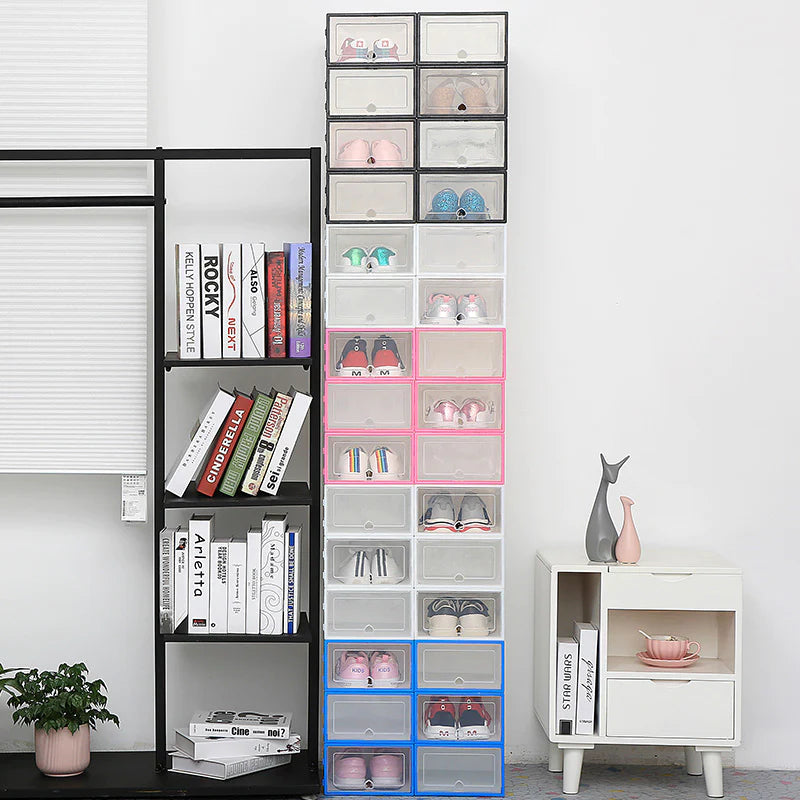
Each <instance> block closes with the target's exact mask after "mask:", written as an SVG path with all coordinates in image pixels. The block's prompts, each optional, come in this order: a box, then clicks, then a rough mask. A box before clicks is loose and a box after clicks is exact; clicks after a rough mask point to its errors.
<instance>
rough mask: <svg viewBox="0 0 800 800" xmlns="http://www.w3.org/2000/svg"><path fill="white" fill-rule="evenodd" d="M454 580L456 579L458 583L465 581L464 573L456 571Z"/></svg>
mask: <svg viewBox="0 0 800 800" xmlns="http://www.w3.org/2000/svg"><path fill="white" fill-rule="evenodd" d="M453 580H454V581H455V582H456V583H463V581H464V576H463V574H462V573H460V572H456V574H455V575H453Z"/></svg>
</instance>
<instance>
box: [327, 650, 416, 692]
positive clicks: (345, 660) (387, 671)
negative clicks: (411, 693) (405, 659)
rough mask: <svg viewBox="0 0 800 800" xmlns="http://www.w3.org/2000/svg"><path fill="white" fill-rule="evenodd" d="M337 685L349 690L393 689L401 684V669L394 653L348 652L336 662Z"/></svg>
mask: <svg viewBox="0 0 800 800" xmlns="http://www.w3.org/2000/svg"><path fill="white" fill-rule="evenodd" d="M335 676H336V683H338V684H340V685H342V686H345V687H346V688H348V689H366V688H367V687H368V686H373V687H376V688H383V689H391V688H392V687H394V686H397V684H398V683H400V682H401V678H400V667H399V666H398V665H397V659H396V658H395V657H394V654H393V653H389V652H386V651H385V650H374V651H373V652H372V653H369V654H368V653H366V652H365V651H364V650H348V651H347V652H345V653H342V654H341V655H340V656H339V659H338V661H337V662H336V670H335Z"/></svg>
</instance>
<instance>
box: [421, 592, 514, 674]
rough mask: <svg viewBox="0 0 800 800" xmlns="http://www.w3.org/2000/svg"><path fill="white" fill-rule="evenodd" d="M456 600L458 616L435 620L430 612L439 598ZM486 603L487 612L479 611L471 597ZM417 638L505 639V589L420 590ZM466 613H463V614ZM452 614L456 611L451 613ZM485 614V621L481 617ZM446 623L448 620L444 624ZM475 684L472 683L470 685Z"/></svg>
mask: <svg viewBox="0 0 800 800" xmlns="http://www.w3.org/2000/svg"><path fill="white" fill-rule="evenodd" d="M441 600H446V601H450V600H452V601H455V607H456V616H457V619H456V620H452V619H447V620H441V619H440V620H435V618H434V619H432V616H433V615H432V614H430V613H429V612H430V611H432V610H435V609H436V606H435V605H434V607H433V608H432V607H431V604H432V603H435V601H441ZM471 600H477V601H479V603H481V604H483V606H484V607H485V609H486V612H487V613H486V614H476V612H475V610H474V607H473V606H470V605H468V601H471ZM416 612H417V614H416V615H417V638H418V639H425V638H431V639H454V640H455V639H460V640H463V639H480V640H483V639H502V638H503V593H502V590H492V591H487V590H485V589H458V590H454V589H422V588H421V589H420V590H419V591H417V604H416ZM462 613H463V616H462ZM448 616H449V617H452V614H449V615H448ZM478 616H482V617H483V618H484V619H483V621H481V620H478V619H477V617H478ZM443 623H446V624H443ZM469 688H472V687H469Z"/></svg>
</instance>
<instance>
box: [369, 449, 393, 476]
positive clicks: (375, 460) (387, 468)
mask: <svg viewBox="0 0 800 800" xmlns="http://www.w3.org/2000/svg"><path fill="white" fill-rule="evenodd" d="M400 471H401V467H400V459H399V457H398V455H397V453H395V452H394V450H392V449H391V448H390V447H384V446H381V447H376V448H375V449H374V450H373V451H372V453H371V455H370V457H369V466H368V468H367V478H368V479H370V480H373V481H396V480H398V479H399V478H400Z"/></svg>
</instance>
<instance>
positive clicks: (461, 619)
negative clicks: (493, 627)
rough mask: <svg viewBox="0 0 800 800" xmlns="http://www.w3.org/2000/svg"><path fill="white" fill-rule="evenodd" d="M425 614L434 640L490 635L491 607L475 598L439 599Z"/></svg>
mask: <svg viewBox="0 0 800 800" xmlns="http://www.w3.org/2000/svg"><path fill="white" fill-rule="evenodd" d="M425 613H426V616H427V618H428V633H429V634H430V635H431V636H432V637H433V638H434V639H436V638H447V639H449V638H452V637H453V636H465V637H469V638H472V637H477V636H488V635H489V607H488V606H487V605H486V603H484V602H483V600H478V599H477V598H475V597H466V598H460V597H437V598H436V599H435V600H431V601H430V602H429V603H428V608H427V610H426V612H425Z"/></svg>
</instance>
